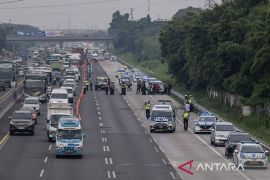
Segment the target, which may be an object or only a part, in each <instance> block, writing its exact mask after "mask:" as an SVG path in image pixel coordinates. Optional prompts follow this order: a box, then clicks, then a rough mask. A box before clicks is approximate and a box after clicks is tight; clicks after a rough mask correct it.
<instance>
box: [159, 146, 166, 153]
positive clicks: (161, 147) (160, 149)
mask: <svg viewBox="0 0 270 180" xmlns="http://www.w3.org/2000/svg"><path fill="white" fill-rule="evenodd" d="M159 149H160V150H161V152H163V153H164V154H165V151H164V150H163V148H162V147H160V146H159Z"/></svg>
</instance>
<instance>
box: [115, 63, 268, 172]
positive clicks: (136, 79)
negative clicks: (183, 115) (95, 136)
mask: <svg viewBox="0 0 270 180" xmlns="http://www.w3.org/2000/svg"><path fill="white" fill-rule="evenodd" d="M123 77H124V78H123ZM116 78H118V79H119V83H122V82H123V83H127V82H128V80H127V79H131V80H130V81H132V82H133V83H141V82H143V83H145V85H146V86H147V94H159V93H160V94H164V85H165V83H163V82H162V81H160V80H158V79H156V78H153V77H149V76H147V75H146V74H144V73H143V72H142V71H140V70H139V69H130V70H129V69H128V68H127V67H126V66H121V67H118V68H117V70H116ZM154 85H159V86H160V88H159V91H158V92H157V91H155V90H153V87H154ZM175 111H176V109H175V108H174V105H173V104H172V102H171V101H167V100H159V101H158V102H157V103H156V104H155V105H153V107H152V111H151V114H150V120H149V127H150V132H151V133H153V132H163V131H165V132H174V131H175V129H176V114H177V113H176V112H175ZM193 132H194V134H197V133H209V134H210V144H211V145H214V146H225V148H224V152H225V157H227V158H229V157H233V163H235V164H236V165H237V166H238V165H241V166H242V167H244V168H247V167H248V168H249V167H261V168H268V157H267V156H269V152H268V151H267V150H264V149H263V147H262V145H260V143H258V142H257V141H256V140H254V139H253V138H252V137H251V136H250V135H249V134H247V133H243V132H239V130H237V129H236V128H235V126H234V125H233V124H232V123H230V122H222V121H219V120H218V118H217V117H216V115H215V114H213V113H209V112H202V113H201V114H200V115H199V117H198V118H197V119H195V120H194V127H193Z"/></svg>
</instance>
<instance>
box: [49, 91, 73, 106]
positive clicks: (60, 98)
mask: <svg viewBox="0 0 270 180" xmlns="http://www.w3.org/2000/svg"><path fill="white" fill-rule="evenodd" d="M55 103H64V104H65V103H66V104H68V93H67V90H66V89H60V88H58V89H53V90H52V93H51V97H50V101H49V104H55Z"/></svg>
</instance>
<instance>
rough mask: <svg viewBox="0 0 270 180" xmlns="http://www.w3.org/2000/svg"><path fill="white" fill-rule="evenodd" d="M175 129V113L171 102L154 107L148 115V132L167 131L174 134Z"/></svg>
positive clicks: (160, 103)
mask: <svg viewBox="0 0 270 180" xmlns="http://www.w3.org/2000/svg"><path fill="white" fill-rule="evenodd" d="M175 129H176V112H175V108H174V107H173V105H172V103H171V101H170V102H169V100H168V101H167V103H166V101H165V100H164V102H161V101H160V102H159V104H156V105H154V107H153V108H152V111H151V115H150V132H151V133H152V132H155V131H168V132H174V131H175Z"/></svg>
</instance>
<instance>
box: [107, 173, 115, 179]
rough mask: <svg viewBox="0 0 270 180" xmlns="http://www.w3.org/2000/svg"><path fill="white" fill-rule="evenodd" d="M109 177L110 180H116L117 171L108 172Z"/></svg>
mask: <svg viewBox="0 0 270 180" xmlns="http://www.w3.org/2000/svg"><path fill="white" fill-rule="evenodd" d="M107 176H108V178H109V179H111V178H112V179H116V173H115V171H112V172H111V171H107Z"/></svg>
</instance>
